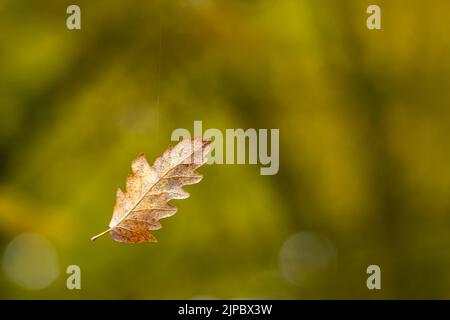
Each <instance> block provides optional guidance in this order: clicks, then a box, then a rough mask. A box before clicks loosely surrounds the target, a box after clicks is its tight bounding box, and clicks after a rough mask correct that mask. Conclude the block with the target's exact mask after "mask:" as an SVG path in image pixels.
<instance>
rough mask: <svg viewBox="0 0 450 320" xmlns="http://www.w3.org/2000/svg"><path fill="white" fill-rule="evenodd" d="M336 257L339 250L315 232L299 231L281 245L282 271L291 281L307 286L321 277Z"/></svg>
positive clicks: (280, 264) (280, 266)
mask: <svg viewBox="0 0 450 320" xmlns="http://www.w3.org/2000/svg"><path fill="white" fill-rule="evenodd" d="M336 258H337V250H336V248H335V247H334V246H333V244H332V243H331V242H330V241H329V240H328V239H326V238H324V237H323V236H321V235H318V234H316V233H313V232H299V233H296V234H294V235H293V236H291V237H290V238H288V239H287V240H286V241H285V242H284V244H283V246H282V247H281V250H280V256H279V268H280V273H281V275H282V276H283V278H284V279H286V280H287V281H289V282H290V283H292V284H295V285H298V286H306V285H307V284H309V283H311V282H313V281H316V280H318V279H320V277H321V276H323V273H324V271H326V270H327V268H328V267H329V266H330V265H331V264H332V262H333V261H335V260H336Z"/></svg>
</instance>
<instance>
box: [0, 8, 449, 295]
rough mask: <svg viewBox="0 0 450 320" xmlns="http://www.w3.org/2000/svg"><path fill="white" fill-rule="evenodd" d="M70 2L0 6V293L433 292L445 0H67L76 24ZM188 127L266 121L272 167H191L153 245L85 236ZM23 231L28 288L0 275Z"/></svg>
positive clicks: (444, 122)
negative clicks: (373, 22) (144, 162)
mask: <svg viewBox="0 0 450 320" xmlns="http://www.w3.org/2000/svg"><path fill="white" fill-rule="evenodd" d="M69 4H73V2H68V1H48V0H46V1H12V0H8V1H5V0H3V1H2V2H1V3H0V254H2V256H1V257H0V259H2V265H3V268H2V269H1V270H0V298H8V299H16V298H26V299H28V298H61V299H72V298H83V299H94V298H106V299H164V298H177V299H180V298H181V299H190V298H195V297H216V298H227V299H228V298H233V299H234V298H236V299H239V298H273V299H311V298H314V299H315V298H325V299H330V298H345V299H348V298H361V299H372V298H392V299H395V298H450V250H449V243H450V148H449V147H450V142H449V141H450V139H449V138H450V130H449V126H450V90H449V89H450V88H449V85H450V59H449V58H450V34H449V33H450V31H449V26H448V21H449V20H450V2H449V1H447V0H435V1H423V0H422V1H406V0H394V1H380V0H377V1H359V0H345V1H333V0H319V1H318V0H298V1H293V0H292V1H287V0H286V1H268V0H267V1H264V0H253V1H230V0H221V1H213V0H174V1H163V0H155V1H147V2H139V3H138V2H131V1H130V2H127V1H81V0H80V1H76V4H78V5H79V6H80V7H81V13H82V16H81V17H82V30H79V31H69V30H67V28H66V25H65V22H66V18H67V16H68V15H67V14H66V8H67V6H68V5H69ZM369 4H378V5H380V6H381V8H382V26H383V30H381V31H369V30H368V29H367V28H366V19H367V14H366V8H367V6H368V5H369ZM194 120H202V121H203V127H204V129H207V128H219V129H221V130H225V129H226V128H256V129H258V128H269V129H270V128H279V129H280V170H279V173H278V174H277V175H275V176H261V175H259V166H256V165H213V166H206V167H203V168H201V169H200V170H199V171H200V172H201V173H202V174H204V176H205V178H204V180H203V181H202V182H201V183H199V184H198V185H194V186H189V187H187V188H186V190H187V191H188V192H190V193H191V197H190V198H189V199H187V200H179V201H173V204H175V205H176V206H177V207H178V209H179V210H178V213H177V214H176V215H175V216H174V217H172V218H168V219H165V220H163V221H162V224H163V228H162V229H161V230H159V231H156V232H154V235H155V236H156V237H157V238H158V240H159V242H158V243H157V244H140V245H125V244H120V243H115V242H114V241H112V240H111V239H110V237H109V236H106V237H104V238H102V239H99V240H98V241H96V242H91V241H89V238H90V237H91V236H93V235H95V234H96V233H99V232H100V231H103V230H104V229H105V228H106V227H107V224H108V223H109V220H110V218H111V213H112V209H113V206H114V201H115V199H114V195H115V190H116V188H117V187H123V186H124V184H125V178H126V176H127V174H128V173H130V164H131V161H132V160H133V159H134V158H135V157H136V156H137V155H138V154H139V153H141V152H145V154H146V155H147V157H148V159H149V160H150V161H153V160H154V159H155V158H156V157H157V156H159V155H160V154H161V153H162V152H163V151H164V150H165V148H166V147H167V145H168V144H169V143H170V134H171V132H172V130H174V129H176V128H187V129H189V130H192V129H193V121H194ZM30 232H31V233H35V234H40V235H42V236H43V237H44V238H46V239H47V240H48V241H49V242H50V243H51V245H52V246H53V247H54V250H55V252H56V254H57V259H58V266H59V276H58V277H57V278H56V280H55V281H54V282H52V283H51V284H50V285H49V286H48V287H46V288H44V289H41V290H29V289H27V288H25V287H23V286H21V285H20V284H18V283H16V282H15V281H14V280H13V279H10V278H9V276H8V274H7V273H5V271H4V270H5V267H4V266H5V264H7V262H5V258H4V252H5V250H6V248H7V246H8V244H9V243H10V242H11V241H12V240H13V239H14V238H15V237H17V236H18V235H20V234H22V233H30ZM295 235H296V236H295ZM292 237H294V238H292ZM288 239H291V240H292V239H294V240H293V241H289V240H288ZM286 241H288V242H286ZM34 263H38V262H37V261H34V260H32V261H29V263H28V265H29V268H31V269H33V268H35V266H34ZM72 264H75V265H79V266H80V268H81V283H82V289H81V290H79V291H77V290H73V291H70V290H68V289H67V288H66V279H67V277H68V275H67V274H66V273H65V272H66V268H67V266H68V265H72ZM371 264H377V265H379V266H380V267H381V271H382V290H380V291H369V290H368V289H367V287H366V279H367V274H366V268H367V266H369V265H371Z"/></svg>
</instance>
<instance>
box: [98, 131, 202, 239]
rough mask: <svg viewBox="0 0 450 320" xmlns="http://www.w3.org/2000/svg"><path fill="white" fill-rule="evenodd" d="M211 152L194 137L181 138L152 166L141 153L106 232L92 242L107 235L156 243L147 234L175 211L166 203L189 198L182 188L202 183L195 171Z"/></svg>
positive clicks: (159, 226) (152, 237) (199, 139)
mask: <svg viewBox="0 0 450 320" xmlns="http://www.w3.org/2000/svg"><path fill="white" fill-rule="evenodd" d="M210 151H211V140H205V139H202V138H200V137H196V138H194V139H192V140H191V139H188V138H184V139H183V140H182V141H180V142H179V143H178V144H177V145H176V146H175V147H173V148H172V147H171V146H169V148H168V149H167V150H166V151H165V152H164V154H163V155H162V156H161V157H159V158H158V159H156V160H155V163H154V164H153V165H152V166H150V165H149V164H148V162H147V159H146V158H145V156H144V155H143V154H141V155H140V156H139V157H138V158H137V159H136V160H134V161H133V163H132V164H131V168H132V171H133V173H132V174H131V175H129V176H128V178H127V183H126V192H125V193H123V192H122V190H120V188H119V189H118V190H117V194H116V205H115V207H114V212H113V215H112V219H111V222H110V224H109V229H108V230H105V231H104V232H102V233H100V234H98V235H96V236H94V237H92V238H91V240H95V239H97V238H99V237H101V236H102V235H104V234H106V233H108V232H109V233H110V234H111V237H112V238H113V239H114V240H115V241H118V242H127V243H141V242H146V241H147V242H157V240H156V238H155V237H154V236H153V235H152V234H151V233H150V232H149V231H150V230H157V229H160V228H161V224H160V223H159V220H160V219H162V218H166V217H170V216H173V215H174V214H175V212H176V211H177V208H176V207H174V206H172V205H170V204H168V201H169V200H172V199H186V198H188V197H189V193H187V192H186V191H184V190H183V188H182V187H183V186H184V185H189V184H195V183H198V182H200V180H202V178H203V176H202V175H200V174H198V173H197V172H196V171H195V170H196V169H197V168H198V167H200V166H202V165H203V164H205V163H206V161H207V159H206V155H207V154H208V153H209V152H210Z"/></svg>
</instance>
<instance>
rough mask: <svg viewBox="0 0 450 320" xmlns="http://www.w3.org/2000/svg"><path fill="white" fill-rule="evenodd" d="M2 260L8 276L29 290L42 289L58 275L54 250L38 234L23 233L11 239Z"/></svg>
mask: <svg viewBox="0 0 450 320" xmlns="http://www.w3.org/2000/svg"><path fill="white" fill-rule="evenodd" d="M2 262H3V270H4V272H5V274H6V275H7V276H8V278H9V279H10V280H11V281H13V282H14V283H16V284H18V285H20V286H21V287H23V288H25V289H29V290H39V289H44V288H46V287H48V286H49V285H50V284H51V283H52V282H53V281H55V280H56V278H57V277H58V275H59V267H58V260H57V255H56V251H55V249H54V247H53V245H52V244H51V243H50V242H49V241H48V240H47V239H45V238H44V237H43V236H41V235H39V234H32V233H23V234H21V235H19V236H17V237H16V238H15V239H13V240H12V241H11V242H10V243H9V244H8V246H7V248H6V250H5V253H4V255H3V261H2Z"/></svg>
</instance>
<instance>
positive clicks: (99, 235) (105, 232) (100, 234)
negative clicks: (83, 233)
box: [91, 228, 111, 241]
mask: <svg viewBox="0 0 450 320" xmlns="http://www.w3.org/2000/svg"><path fill="white" fill-rule="evenodd" d="M110 231H111V228H109V229H108V230H105V231H103V232H102V233H99V234H98V235H96V236H93V237H92V238H91V240H92V241H95V240H97V238H100V237H101V236H103V235H105V234H107V233H108V232H110Z"/></svg>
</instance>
